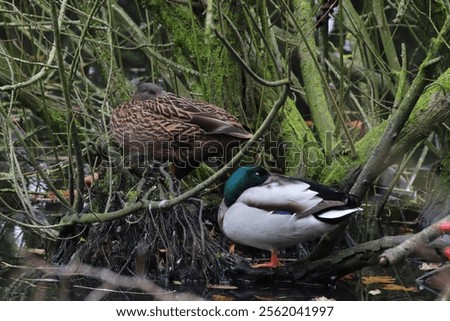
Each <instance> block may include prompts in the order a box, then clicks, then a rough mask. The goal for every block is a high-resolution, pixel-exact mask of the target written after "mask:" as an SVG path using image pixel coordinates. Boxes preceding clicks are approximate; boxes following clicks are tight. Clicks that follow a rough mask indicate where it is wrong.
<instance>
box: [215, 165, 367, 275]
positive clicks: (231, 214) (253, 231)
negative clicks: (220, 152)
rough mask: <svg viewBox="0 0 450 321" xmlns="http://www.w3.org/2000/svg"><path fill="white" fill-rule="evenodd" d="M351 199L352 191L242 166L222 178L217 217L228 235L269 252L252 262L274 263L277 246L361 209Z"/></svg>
mask: <svg viewBox="0 0 450 321" xmlns="http://www.w3.org/2000/svg"><path fill="white" fill-rule="evenodd" d="M357 203H358V201H357V199H356V197H355V196H352V195H349V194H345V193H339V192H335V191H334V190H332V189H331V188H329V187H327V186H324V185H320V184H315V183H312V182H308V181H303V180H300V179H295V178H292V177H288V176H284V175H279V174H273V173H269V172H267V171H266V170H265V169H264V168H262V167H260V166H246V167H240V168H238V169H237V170H236V171H235V172H234V173H233V174H232V175H231V176H230V178H229V179H228V180H227V182H226V183H225V188H224V199H223V201H222V203H221V205H220V208H219V213H218V221H219V226H220V228H221V230H222V232H223V233H224V234H225V235H226V236H227V237H228V238H229V239H231V240H232V241H234V242H236V243H240V244H243V245H247V246H251V247H255V248H258V249H262V250H268V251H271V252H272V255H271V261H270V262H268V263H263V264H257V265H253V267H272V268H276V267H278V266H279V265H280V262H279V260H278V252H277V250H278V249H283V248H286V247H289V246H292V245H295V244H297V243H300V242H304V241H307V240H312V239H315V238H317V237H319V236H321V235H322V234H324V233H325V232H327V231H330V230H332V229H333V228H334V227H335V225H336V224H338V223H340V222H342V221H343V220H344V219H346V218H347V217H348V216H349V215H350V214H353V213H355V212H358V211H360V210H361V209H360V208H358V207H357Z"/></svg>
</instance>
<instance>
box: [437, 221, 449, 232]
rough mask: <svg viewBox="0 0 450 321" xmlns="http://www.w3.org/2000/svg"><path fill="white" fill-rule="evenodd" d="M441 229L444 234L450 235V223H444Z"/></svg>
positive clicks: (440, 226)
mask: <svg viewBox="0 0 450 321" xmlns="http://www.w3.org/2000/svg"><path fill="white" fill-rule="evenodd" d="M439 229H440V230H441V231H442V232H444V233H450V222H442V223H441V224H440V225H439Z"/></svg>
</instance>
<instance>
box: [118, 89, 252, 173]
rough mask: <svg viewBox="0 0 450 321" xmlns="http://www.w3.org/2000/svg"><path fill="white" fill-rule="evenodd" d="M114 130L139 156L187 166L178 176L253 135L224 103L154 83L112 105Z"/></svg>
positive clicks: (120, 141) (123, 145)
mask: <svg viewBox="0 0 450 321" xmlns="http://www.w3.org/2000/svg"><path fill="white" fill-rule="evenodd" d="M111 131H112V137H113V138H114V140H115V141H116V142H118V143H119V145H121V146H122V147H123V148H124V150H125V151H126V152H128V153H129V154H132V155H135V156H138V157H137V158H139V159H146V160H155V161H158V162H165V161H173V162H174V164H175V165H176V166H177V167H178V168H180V169H184V170H179V171H178V175H177V176H179V177H182V176H184V175H185V174H186V173H187V172H189V170H190V169H192V168H194V167H197V166H198V165H199V164H200V163H201V162H202V161H204V160H205V159H207V158H208V157H211V156H220V155H225V154H226V152H227V150H229V148H230V147H234V146H237V145H238V144H239V143H241V142H244V141H247V140H248V139H250V138H251V136H252V135H251V134H250V133H248V132H247V131H246V130H245V129H244V127H243V126H242V124H241V123H240V122H239V121H238V119H237V118H236V117H234V116H232V115H230V114H229V113H228V112H226V111H225V110H224V109H222V108H219V107H216V106H214V105H212V104H209V103H206V102H202V101H199V100H193V99H189V98H184V97H178V96H176V95H174V94H172V93H168V92H164V91H162V89H161V87H159V86H158V85H155V84H150V83H144V84H141V85H140V86H139V87H138V89H137V91H136V93H135V94H134V96H133V97H132V99H131V101H129V102H125V103H123V104H121V105H119V106H118V107H117V108H115V109H114V111H113V113H112V116H111ZM176 173H177V171H176ZM180 173H181V174H180Z"/></svg>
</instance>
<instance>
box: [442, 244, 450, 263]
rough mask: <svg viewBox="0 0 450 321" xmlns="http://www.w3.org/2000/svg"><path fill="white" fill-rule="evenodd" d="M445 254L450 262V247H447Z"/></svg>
mask: <svg viewBox="0 0 450 321" xmlns="http://www.w3.org/2000/svg"><path fill="white" fill-rule="evenodd" d="M443 254H444V255H445V256H446V257H447V260H449V261H450V247H446V248H445V249H444V251H443Z"/></svg>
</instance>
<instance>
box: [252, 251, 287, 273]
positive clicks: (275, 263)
mask: <svg viewBox="0 0 450 321" xmlns="http://www.w3.org/2000/svg"><path fill="white" fill-rule="evenodd" d="M281 265H283V264H281V262H280V261H279V260H278V251H277V250H272V255H271V256H270V262H267V263H260V264H253V265H252V268H275V269H276V268H277V267H279V266H281Z"/></svg>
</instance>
